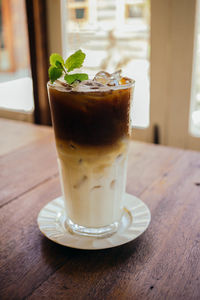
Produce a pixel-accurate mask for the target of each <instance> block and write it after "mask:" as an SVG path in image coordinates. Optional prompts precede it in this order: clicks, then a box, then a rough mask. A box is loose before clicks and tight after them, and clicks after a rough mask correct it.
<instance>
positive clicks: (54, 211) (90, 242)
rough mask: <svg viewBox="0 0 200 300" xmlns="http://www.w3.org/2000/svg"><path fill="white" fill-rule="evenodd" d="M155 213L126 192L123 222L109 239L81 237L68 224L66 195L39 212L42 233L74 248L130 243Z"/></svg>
mask: <svg viewBox="0 0 200 300" xmlns="http://www.w3.org/2000/svg"><path fill="white" fill-rule="evenodd" d="M150 220H151V213H150V211H149V209H148V207H147V206H146V205H145V204H144V203H143V202H142V201H141V200H140V199H138V198H137V197H135V196H132V195H129V194H126V196H125V208H124V214H123V217H122V221H121V223H120V225H119V229H118V231H117V232H116V233H114V234H113V235H111V236H109V237H105V238H96V237H87V236H81V235H77V234H74V233H71V232H70V231H68V229H67V228H66V227H65V213H64V203H63V199H62V197H59V198H56V199H54V200H53V201H51V202H49V203H48V204H47V205H46V206H44V207H43V208H42V209H41V211H40V213H39V215H38V219H37V221H38V225H39V228H40V230H41V232H42V233H43V234H44V235H45V236H46V237H47V238H49V239H50V240H52V241H54V242H56V243H58V244H60V245H63V246H68V247H71V248H77V249H87V250H97V249H106V248H112V247H116V246H119V245H123V244H125V243H128V242H130V241H132V240H134V239H136V238H137V237H138V236H140V235H141V234H142V233H143V232H144V231H145V230H146V229H147V227H148V226H149V223H150Z"/></svg>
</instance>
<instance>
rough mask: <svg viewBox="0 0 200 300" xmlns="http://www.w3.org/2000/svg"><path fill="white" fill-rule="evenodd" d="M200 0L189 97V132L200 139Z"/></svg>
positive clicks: (198, 2) (197, 9)
mask: <svg viewBox="0 0 200 300" xmlns="http://www.w3.org/2000/svg"><path fill="white" fill-rule="evenodd" d="M199 11H200V0H198V1H197V8H196V28H195V47H194V48H195V53H194V67H193V86H192V97H191V115H190V131H191V133H192V134H193V135H195V136H199V137H200V13H199Z"/></svg>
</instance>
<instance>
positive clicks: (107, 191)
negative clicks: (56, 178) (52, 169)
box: [48, 81, 134, 236]
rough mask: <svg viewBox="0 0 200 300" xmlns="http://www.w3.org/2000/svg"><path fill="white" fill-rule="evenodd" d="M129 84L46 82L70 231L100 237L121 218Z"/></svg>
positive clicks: (129, 129) (130, 89) (128, 118)
mask: <svg viewBox="0 0 200 300" xmlns="http://www.w3.org/2000/svg"><path fill="white" fill-rule="evenodd" d="M133 85H134V84H133V82H132V81H131V82H130V83H129V84H125V85H119V86H116V87H110V88H108V87H107V88H106V89H105V90H98V89H97V88H96V89H95V88H92V87H90V88H88V89H86V90H85V91H84V90H81V89H80V90H73V89H70V88H69V87H64V86H62V85H60V84H57V83H54V84H51V83H48V94H49V101H50V107H51V114H52V120H53V127H54V133H55V141H56V148H57V155H58V166H59V170H60V179H61V186H62V192H63V198H64V203H65V210H66V224H67V226H69V227H70V229H71V230H72V231H74V232H76V233H79V234H82V235H89V236H105V235H107V234H111V233H113V232H115V231H116V230H117V228H118V225H119V223H120V220H121V218H122V214H123V208H124V196H125V187H126V172H127V151H128V144H129V138H130V134H131V121H130V115H131V113H130V111H131V102H132V92H133Z"/></svg>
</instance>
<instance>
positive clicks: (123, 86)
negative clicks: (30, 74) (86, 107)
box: [47, 77, 135, 93]
mask: <svg viewBox="0 0 200 300" xmlns="http://www.w3.org/2000/svg"><path fill="white" fill-rule="evenodd" d="M127 78H128V77H127ZM128 79H129V80H130V82H129V83H126V84H121V85H117V86H107V85H105V87H109V90H108V89H105V90H103V89H101V90H100V89H88V90H87V91H83V90H82V91H81V90H76V89H74V88H73V87H72V89H70V90H69V89H66V86H64V85H63V86H62V82H63V81H61V80H59V82H61V84H60V85H58V84H56V82H54V83H51V82H50V81H48V82H47V86H48V87H52V88H55V89H56V88H58V89H59V90H62V91H65V92H68V93H69V92H76V93H98V92H99V93H103V92H109V91H117V90H124V89H129V88H131V87H135V80H134V79H131V78H128ZM63 83H64V82H63Z"/></svg>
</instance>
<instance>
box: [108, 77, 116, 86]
mask: <svg viewBox="0 0 200 300" xmlns="http://www.w3.org/2000/svg"><path fill="white" fill-rule="evenodd" d="M107 85H108V86H118V85H119V83H118V80H117V79H115V78H111V79H110V80H109V82H108V83H107Z"/></svg>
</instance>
